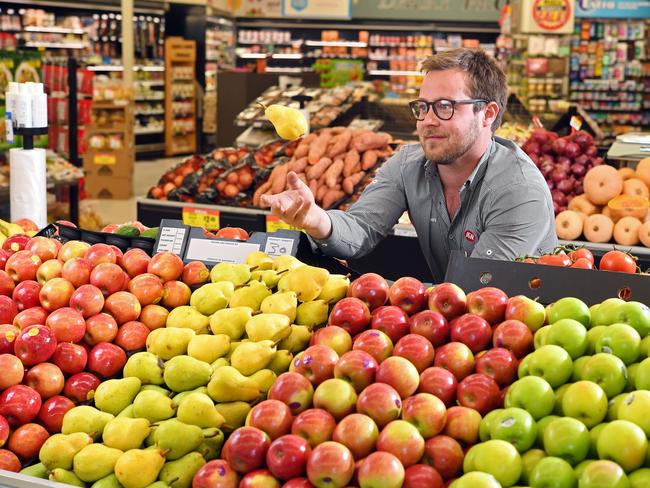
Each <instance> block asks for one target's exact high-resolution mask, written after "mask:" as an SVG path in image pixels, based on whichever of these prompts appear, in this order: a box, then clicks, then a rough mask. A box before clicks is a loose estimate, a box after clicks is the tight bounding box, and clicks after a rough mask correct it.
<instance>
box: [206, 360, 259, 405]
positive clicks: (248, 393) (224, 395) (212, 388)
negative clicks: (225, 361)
mask: <svg viewBox="0 0 650 488" xmlns="http://www.w3.org/2000/svg"><path fill="white" fill-rule="evenodd" d="M208 394H209V395H210V398H212V399H213V400H214V401H215V402H235V401H239V400H241V401H244V402H250V401H253V400H255V399H256V398H258V397H259V396H260V390H259V387H258V386H257V383H255V382H254V381H253V380H251V379H249V378H246V376H244V375H242V374H241V373H240V372H239V371H237V370H236V369H235V368H233V367H232V366H222V367H221V368H219V369H216V370H215V371H214V373H212V379H211V380H210V383H209V384H208Z"/></svg>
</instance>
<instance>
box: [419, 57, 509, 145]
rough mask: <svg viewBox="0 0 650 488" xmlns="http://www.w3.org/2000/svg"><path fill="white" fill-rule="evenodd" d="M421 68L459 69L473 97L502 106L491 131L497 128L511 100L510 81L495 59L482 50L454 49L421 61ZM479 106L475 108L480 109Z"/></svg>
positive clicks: (430, 69) (428, 69) (437, 69)
mask: <svg viewBox="0 0 650 488" xmlns="http://www.w3.org/2000/svg"><path fill="white" fill-rule="evenodd" d="M421 69H422V71H423V72H424V73H425V74H426V73H428V72H429V71H447V70H452V69H457V70H460V71H462V72H464V73H466V75H467V77H466V78H467V81H466V86H467V90H468V91H469V92H468V93H467V94H468V95H469V96H470V97H471V98H484V99H486V100H490V101H494V102H496V103H497V105H499V115H497V118H496V119H495V120H494V122H493V123H492V132H494V131H495V130H497V129H498V127H499V126H500V125H501V120H502V119H503V112H504V111H505V109H506V102H507V99H508V82H507V80H506V75H505V73H504V72H503V70H502V69H501V68H500V67H499V65H498V64H497V63H496V61H495V60H494V58H492V57H491V56H489V55H488V54H487V53H486V52H485V51H483V50H482V49H466V48H460V49H452V50H450V51H446V52H442V53H439V54H434V55H433V56H429V57H428V58H426V59H425V60H424V61H423V62H422V68H421ZM478 109H479V106H476V107H475V110H478Z"/></svg>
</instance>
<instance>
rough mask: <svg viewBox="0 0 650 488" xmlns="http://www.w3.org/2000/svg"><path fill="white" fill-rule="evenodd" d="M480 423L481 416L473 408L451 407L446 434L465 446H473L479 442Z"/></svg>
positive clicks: (448, 411)
mask: <svg viewBox="0 0 650 488" xmlns="http://www.w3.org/2000/svg"><path fill="white" fill-rule="evenodd" d="M480 423H481V414H480V413H478V412H477V411H476V410H474V409H473V408H468V407H451V408H450V409H448V410H447V425H446V426H445V430H444V434H445V435H448V436H449V437H453V438H454V439H456V440H457V441H458V442H462V443H463V444H464V445H465V446H471V445H473V444H475V443H476V442H477V441H478V429H479V424H480ZM434 467H435V466H434Z"/></svg>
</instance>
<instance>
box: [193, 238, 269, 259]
mask: <svg viewBox="0 0 650 488" xmlns="http://www.w3.org/2000/svg"><path fill="white" fill-rule="evenodd" d="M259 250H260V245H259V244H250V243H248V242H238V241H220V240H216V239H214V240H213V239H191V240H190V244H189V246H187V252H186V253H185V258H186V259H189V260H191V261H212V262H215V263H243V262H245V261H246V257H247V256H248V255H249V254H250V253H252V252H254V251H259Z"/></svg>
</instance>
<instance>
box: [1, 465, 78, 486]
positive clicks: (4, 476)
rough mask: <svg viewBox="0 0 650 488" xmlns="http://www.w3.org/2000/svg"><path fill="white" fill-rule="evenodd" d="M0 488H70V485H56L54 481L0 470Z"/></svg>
mask: <svg viewBox="0 0 650 488" xmlns="http://www.w3.org/2000/svg"><path fill="white" fill-rule="evenodd" d="M0 487H10V488H32V487H36V488H70V485H66V484H64V483H57V482H56V481H50V480H44V479H41V478H35V477H33V476H27V475H25V474H19V473H12V472H9V471H4V470H2V469H0Z"/></svg>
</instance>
